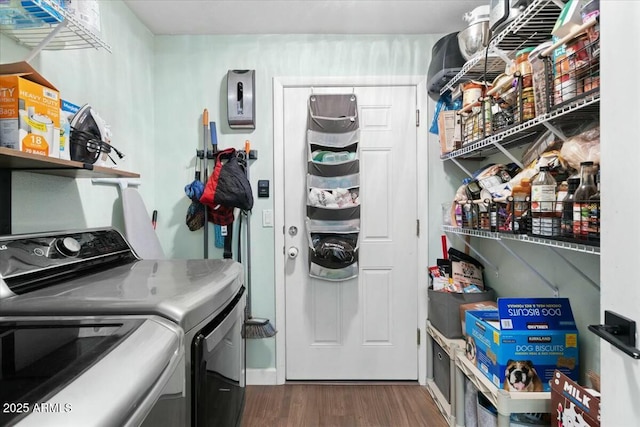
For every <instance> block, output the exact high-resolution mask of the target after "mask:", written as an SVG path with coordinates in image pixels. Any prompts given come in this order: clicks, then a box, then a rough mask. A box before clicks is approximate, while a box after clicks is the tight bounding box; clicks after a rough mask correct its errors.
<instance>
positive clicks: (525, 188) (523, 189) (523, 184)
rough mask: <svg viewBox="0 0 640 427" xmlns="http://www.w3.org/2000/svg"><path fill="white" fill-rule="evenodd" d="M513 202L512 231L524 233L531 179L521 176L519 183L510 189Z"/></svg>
mask: <svg viewBox="0 0 640 427" xmlns="http://www.w3.org/2000/svg"><path fill="white" fill-rule="evenodd" d="M511 197H512V199H513V200H512V203H513V210H512V212H513V217H512V224H513V225H512V231H513V232H514V233H519V234H520V233H521V234H524V233H526V232H527V229H528V227H527V219H528V218H529V198H530V197H531V181H530V180H529V178H523V179H522V180H521V181H520V183H518V184H516V185H514V186H513V188H512V189H511Z"/></svg>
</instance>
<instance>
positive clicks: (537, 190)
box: [531, 166, 560, 237]
mask: <svg viewBox="0 0 640 427" xmlns="http://www.w3.org/2000/svg"><path fill="white" fill-rule="evenodd" d="M531 234H533V235H537V236H545V237H555V236H558V235H560V217H559V216H558V215H557V213H556V180H555V179H554V178H553V176H551V172H549V167H548V166H541V167H540V172H539V173H538V175H536V177H535V179H534V180H533V182H531Z"/></svg>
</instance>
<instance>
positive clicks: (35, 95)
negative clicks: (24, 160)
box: [0, 62, 60, 157]
mask: <svg viewBox="0 0 640 427" xmlns="http://www.w3.org/2000/svg"><path fill="white" fill-rule="evenodd" d="M0 146H2V147H8V148H13V149H16V150H20V151H24V152H25V153H30V154H38V155H42V156H54V157H59V146H60V94H59V93H58V90H57V89H56V88H55V87H54V86H53V85H52V84H51V83H49V82H48V81H47V80H46V79H45V78H44V77H42V76H41V75H40V74H38V72H37V71H36V70H35V69H33V68H32V67H31V66H30V65H29V64H27V63H26V62H17V63H13V64H1V65H0Z"/></svg>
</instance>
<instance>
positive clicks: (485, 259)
mask: <svg viewBox="0 0 640 427" xmlns="http://www.w3.org/2000/svg"><path fill="white" fill-rule="evenodd" d="M454 236H456V237H457V238H458V239H460V240H462V243H464V245H465V246H466V247H468V248H469V249H471V250H472V251H473V253H474V254H476V255H477V256H478V258H480V259H481V260H482V261H484V263H485V264H487V265H489V266H490V267H491V268H493V269H494V270H495V272H496V276H498V274H499V270H498V267H496V266H495V265H494V264H493V263H492V262H491V261H489V260H488V259H487V258H485V257H484V255H482V254H481V253H480V252H478V250H476V249H475V248H474V247H473V246H471V244H470V243H469V242H467V241H466V240H465V239H463V238H462V237H460V235H459V234H454Z"/></svg>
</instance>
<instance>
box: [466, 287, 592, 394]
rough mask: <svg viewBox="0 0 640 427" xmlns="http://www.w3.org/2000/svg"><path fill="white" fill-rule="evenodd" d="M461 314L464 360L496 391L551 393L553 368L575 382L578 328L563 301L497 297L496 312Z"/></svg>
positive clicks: (569, 309)
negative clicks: (464, 337)
mask: <svg viewBox="0 0 640 427" xmlns="http://www.w3.org/2000/svg"><path fill="white" fill-rule="evenodd" d="M465 316H466V319H465V334H466V341H467V343H466V353H467V358H468V359H469V360H471V361H472V362H473V363H474V365H475V366H476V367H477V368H478V369H479V370H480V371H482V373H483V374H484V375H485V376H486V377H487V378H489V379H490V380H491V381H492V382H493V383H494V384H495V385H496V387H499V388H503V389H505V390H507V391H549V390H550V384H549V381H550V380H551V379H552V377H553V373H554V371H555V370H556V369H557V370H559V371H561V372H562V373H564V374H565V375H567V376H568V377H569V378H573V379H577V378H578V376H579V365H578V330H577V328H576V323H575V320H574V318H573V313H572V311H571V306H570V304H569V300H568V299H567V298H498V310H469V311H467V312H466V314H465Z"/></svg>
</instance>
